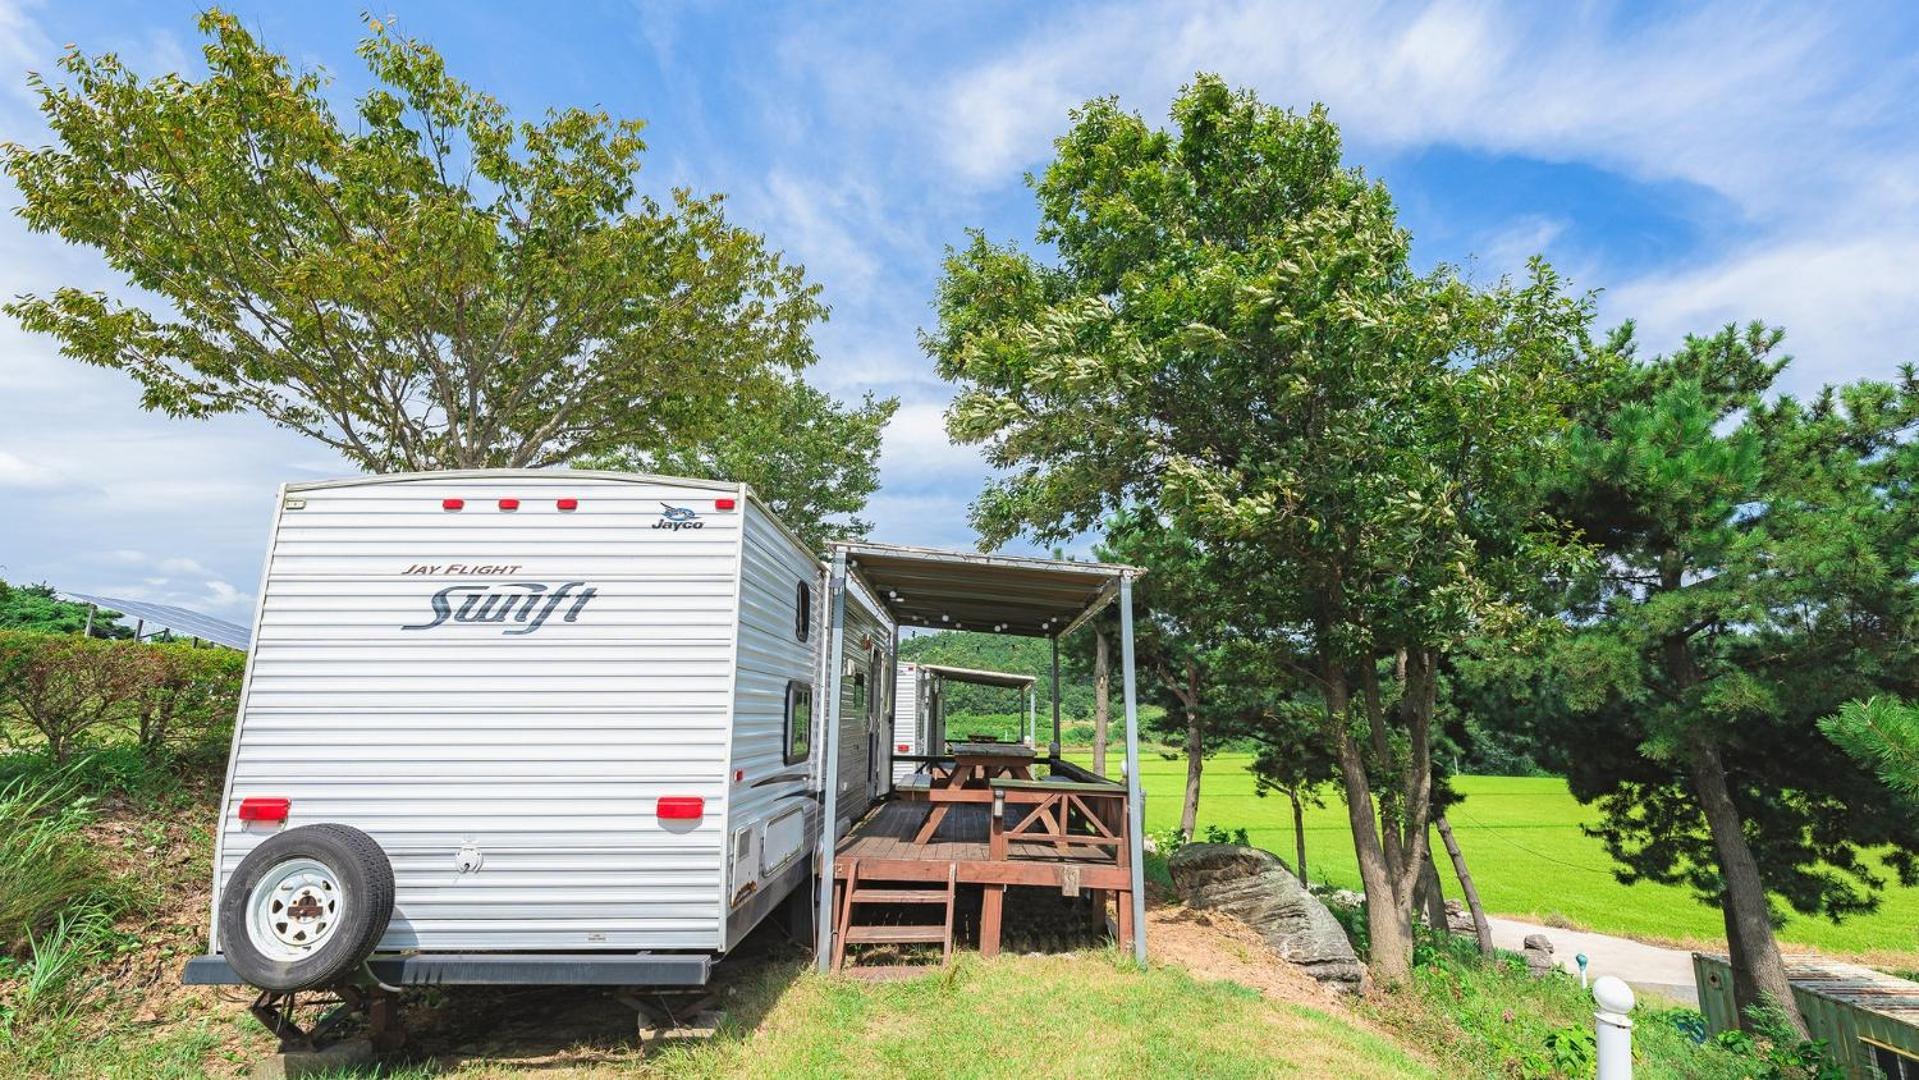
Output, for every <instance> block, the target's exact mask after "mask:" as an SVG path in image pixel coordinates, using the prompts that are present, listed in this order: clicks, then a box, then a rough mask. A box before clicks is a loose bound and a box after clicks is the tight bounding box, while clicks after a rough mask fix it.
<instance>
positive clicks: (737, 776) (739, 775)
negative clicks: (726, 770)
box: [733, 769, 746, 784]
mask: <svg viewBox="0 0 1919 1080" xmlns="http://www.w3.org/2000/svg"><path fill="white" fill-rule="evenodd" d="M744 779H746V770H745V769H734V770H733V782H734V783H736V784H737V783H739V782H740V781H742V780H744Z"/></svg>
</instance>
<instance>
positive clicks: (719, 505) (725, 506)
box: [713, 499, 733, 510]
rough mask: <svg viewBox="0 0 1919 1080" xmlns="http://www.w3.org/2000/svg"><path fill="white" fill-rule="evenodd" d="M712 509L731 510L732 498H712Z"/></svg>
mask: <svg viewBox="0 0 1919 1080" xmlns="http://www.w3.org/2000/svg"><path fill="white" fill-rule="evenodd" d="M713 509H715V510H731V509H733V500H732V499H714V500H713Z"/></svg>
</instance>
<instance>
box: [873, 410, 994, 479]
mask: <svg viewBox="0 0 1919 1080" xmlns="http://www.w3.org/2000/svg"><path fill="white" fill-rule="evenodd" d="M880 463H881V465H882V466H884V467H885V469H886V471H887V475H888V476H889V477H899V478H901V479H904V480H906V481H907V482H908V483H909V484H911V485H913V486H918V485H919V484H927V483H932V484H940V485H950V484H951V483H952V481H953V480H954V479H955V478H956V477H957V476H963V475H967V474H973V475H978V476H981V477H984V476H985V475H986V464H985V462H983V461H981V460H980V455H979V451H978V450H977V449H976V448H974V447H971V446H955V445H953V442H952V441H951V440H950V439H948V438H947V435H946V415H945V405H944V403H935V402H927V401H921V402H909V403H903V404H901V405H900V409H899V412H897V413H895V414H894V415H893V422H892V423H891V424H889V425H887V428H886V442H885V444H884V446H883V447H882V448H881V451H880Z"/></svg>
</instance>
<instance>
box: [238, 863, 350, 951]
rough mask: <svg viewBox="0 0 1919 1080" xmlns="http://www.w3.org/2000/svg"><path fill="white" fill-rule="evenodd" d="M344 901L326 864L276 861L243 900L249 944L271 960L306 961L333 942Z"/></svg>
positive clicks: (336, 879)
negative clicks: (329, 942) (245, 904)
mask: <svg viewBox="0 0 1919 1080" xmlns="http://www.w3.org/2000/svg"><path fill="white" fill-rule="evenodd" d="M346 902H347V898H346V894H345V892H344V890H342V889H341V888H340V881H339V876H338V875H337V874H335V873H334V872H333V870H332V868H330V867H328V866H327V865H326V864H325V863H322V862H320V861H318V860H316V859H288V860H286V861H285V862H280V863H275V864H274V865H273V866H272V867H271V868H270V869H268V870H267V872H266V873H265V874H263V875H261V877H260V882H259V884H257V885H255V886H254V887H253V892H252V894H251V895H249V896H248V898H247V940H249V941H251V942H252V943H253V947H254V948H255V949H258V950H259V951H260V953H261V955H263V956H265V957H266V958H267V959H269V960H278V961H281V962H283V963H291V962H293V961H296V960H304V959H306V958H307V957H309V956H312V955H313V954H314V953H315V952H316V951H318V950H319V948H320V947H321V946H322V945H325V944H326V943H327V942H328V941H330V940H332V938H333V934H334V932H335V931H336V930H337V929H338V927H339V925H340V919H341V917H342V916H344V915H345V914H346Z"/></svg>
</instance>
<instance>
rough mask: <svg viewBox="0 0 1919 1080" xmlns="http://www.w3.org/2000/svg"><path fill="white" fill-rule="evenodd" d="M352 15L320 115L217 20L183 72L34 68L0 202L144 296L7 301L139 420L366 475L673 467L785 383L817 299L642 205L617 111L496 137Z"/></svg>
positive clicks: (689, 218) (306, 86)
mask: <svg viewBox="0 0 1919 1080" xmlns="http://www.w3.org/2000/svg"><path fill="white" fill-rule="evenodd" d="M367 23H368V27H369V29H370V34H369V36H368V37H367V38H366V39H365V41H364V42H363V43H362V44H361V45H360V48H359V54H360V56H361V57H362V59H364V61H365V62H366V65H367V67H368V69H369V71H370V73H371V75H372V78H373V82H374V84H375V85H374V88H373V89H371V90H369V91H368V92H367V93H366V94H365V95H364V96H362V97H361V98H360V99H359V101H358V102H357V103H356V104H357V108H356V110H355V115H353V116H352V117H351V118H348V119H345V120H343V119H342V118H341V117H339V116H336V115H335V113H334V111H333V109H332V108H331V107H330V106H329V104H328V102H327V99H326V96H325V90H326V79H325V78H324V77H323V75H322V74H320V73H317V72H314V71H296V70H294V69H293V67H292V66H291V65H290V64H289V63H288V61H287V59H286V58H285V57H283V56H280V55H278V54H276V53H273V52H271V51H269V50H267V49H266V48H264V47H262V46H261V44H260V43H259V42H257V41H256V40H254V38H253V37H252V36H251V35H250V34H248V33H247V32H246V31H245V30H244V29H243V28H242V26H241V23H240V20H239V19H238V18H236V17H234V16H232V15H230V14H227V13H225V12H221V11H218V10H214V11H209V12H207V13H205V14H204V15H202V16H201V18H200V28H201V30H202V32H203V33H204V34H205V35H206V37H207V42H206V45H205V47H204V50H203V51H204V55H205V57H206V64H207V68H208V73H207V76H206V77H205V78H204V79H201V80H199V81H193V80H189V79H186V78H183V77H181V76H179V75H174V74H169V75H163V76H161V77H159V78H155V79H142V78H140V77H138V76H136V75H135V74H134V73H133V72H132V71H130V70H128V69H127V67H126V66H125V65H124V64H123V63H122V62H121V61H120V59H119V58H118V57H116V56H114V55H112V54H104V55H99V56H88V55H85V54H83V53H81V52H80V51H78V50H77V49H74V50H71V51H69V52H68V53H67V54H66V55H65V56H64V57H63V58H62V60H61V62H60V66H61V68H62V70H63V71H64V72H65V74H66V79H65V82H64V83H55V82H50V81H47V80H45V79H43V78H41V77H40V76H38V75H34V76H32V77H31V78H30V82H31V85H32V87H33V88H34V90H35V92H36V93H37V94H38V96H39V102H40V109H41V112H42V113H43V115H44V116H45V118H46V120H47V123H48V125H49V126H50V127H51V128H52V131H53V134H54V139H55V141H54V143H53V144H52V145H49V146H45V147H41V148H29V147H25V146H21V145H18V144H13V143H9V144H7V145H6V159H7V160H6V168H7V173H8V175H9V176H10V177H11V178H12V179H13V182H14V184H15V185H16V186H17V187H18V188H19V190H20V195H21V200H22V203H21V206H20V208H19V210H18V212H19V214H20V216H21V217H22V218H23V219H24V220H25V221H26V223H27V225H28V227H29V228H31V229H32V230H33V231H35V232H43V233H53V234H56V235H58V236H60V237H61V238H62V239H64V240H66V241H67V242H69V243H72V244H76V245H79V246H81V247H87V248H92V249H94V250H96V251H98V252H99V253H100V254H101V255H102V256H104V257H105V259H106V261H107V262H108V263H109V264H110V265H111V266H112V267H113V268H114V269H115V270H116V271H118V272H119V273H120V274H122V275H124V277H125V279H126V282H127V284H128V285H129V286H132V287H133V288H135V289H138V290H140V295H141V297H142V298H141V299H137V300H121V299H116V298H113V297H109V296H107V295H104V294H102V293H96V292H87V291H84V290H81V289H77V288H62V289H59V290H57V291H55V292H53V293H52V294H50V295H29V296H23V297H20V298H17V299H16V300H14V301H12V302H11V303H9V304H7V305H6V310H7V311H8V312H9V313H11V314H12V315H14V316H15V317H17V318H18V319H19V320H20V321H21V322H22V323H23V324H24V325H25V326H26V327H27V328H28V329H30V330H34V331H37V332H41V333H45V334H50V335H52V336H53V337H54V338H55V339H57V340H58V341H59V343H60V346H61V349H62V351H64V352H65V353H66V354H67V355H69V356H71V357H74V358H75V359H78V360H80V361H83V362H85V363H89V364H96V365H100V366H103V367H110V368H116V369H119V370H121V371H125V372H126V373H128V374H129V375H130V376H132V377H133V378H134V379H136V380H137V381H138V382H139V383H140V385H141V386H142V388H143V390H144V395H143V399H142V400H143V404H144V405H145V406H146V407H147V408H149V409H157V410H161V411H164V412H166V413H168V414H169V415H173V416H184V417H204V416H209V415H213V414H217V413H229V412H256V413H259V414H260V415H262V416H265V417H266V418H267V419H269V420H271V421H272V422H273V423H275V424H278V425H280V426H282V427H285V428H289V429H292V430H294V431H298V432H301V433H303V434H305V435H308V436H310V437H312V438H315V439H318V440H320V441H321V442H323V443H325V444H327V445H328V446H331V447H333V448H334V449H336V450H338V451H339V452H340V453H341V454H343V455H344V456H346V457H347V458H348V459H349V460H351V461H353V462H355V463H356V464H358V465H360V466H361V467H363V468H366V469H368V470H372V471H378V472H384V471H393V470H399V469H434V468H477V467H496V466H513V467H522V466H542V465H553V464H560V463H563V462H567V461H571V460H573V459H575V458H577V457H580V456H582V455H586V454H592V453H598V452H608V451H620V450H627V449H633V450H637V451H638V452H640V453H642V454H664V453H672V452H677V451H678V450H679V449H680V448H682V447H685V446H688V445H694V444H697V443H699V442H701V441H703V440H705V439H707V438H709V437H712V436H716V435H718V434H720V433H721V432H722V431H724V430H725V428H726V426H727V425H728V424H730V423H732V422H734V421H735V420H737V418H738V417H739V416H740V415H742V413H743V412H744V411H746V410H749V409H751V408H754V407H756V406H757V405H758V404H759V403H760V402H761V401H762V400H763V399H765V398H767V397H768V396H771V397H773V398H775V399H779V398H781V397H782V396H783V395H787V394H788V389H787V388H788V387H789V386H790V382H789V380H790V377H791V375H792V374H793V373H794V372H796V371H798V370H800V369H801V368H803V367H805V366H806V365H807V364H809V363H811V362H812V360H813V358H814V355H813V347H812V343H811V340H810V337H809V332H810V328H811V326H812V325H813V324H814V323H815V322H816V321H818V320H819V319H820V318H822V317H823V316H824V314H825V309H824V307H823V306H822V305H821V303H820V300H819V296H818V287H817V286H815V285H810V284H808V283H807V281H806V280H805V275H804V272H803V270H802V269H801V268H800V267H798V266H791V265H787V264H785V263H784V262H783V261H782V259H781V257H780V255H779V254H778V253H777V252H774V251H770V250H768V248H767V246H766V244H765V242H764V241H763V240H762V238H761V237H759V236H758V235H755V234H753V233H751V232H748V231H746V230H743V229H740V228H738V227H736V226H734V225H732V224H729V223H728V221H727V220H726V217H725V215H724V213H723V212H722V200H721V198H720V197H719V196H706V197H701V196H696V195H695V194H693V193H692V192H690V191H688V190H685V189H676V190H674V191H673V192H672V193H671V196H670V197H669V198H668V199H667V200H666V201H665V202H664V203H662V202H660V201H657V200H655V199H654V198H652V197H649V196H647V195H645V194H643V193H641V191H640V190H639V188H638V186H637V178H638V172H639V169H640V164H641V157H642V155H643V152H644V150H645V148H646V147H645V143H644V142H643V141H642V139H641V137H640V132H641V127H642V124H641V122H640V121H638V120H616V119H614V118H612V117H610V116H608V115H607V114H606V113H604V112H591V111H587V110H583V109H577V108H569V109H562V110H556V111H553V112H549V113H548V114H547V115H546V116H544V117H542V118H541V119H540V120H538V121H515V120H513V119H512V118H511V117H509V116H508V114H507V111H506V109H505V108H504V107H503V106H501V104H500V103H499V102H497V101H495V100H494V99H493V98H491V97H489V96H487V95H486V94H483V93H480V92H478V91H475V90H474V89H472V88H471V87H469V86H468V85H466V84H465V83H463V82H461V81H459V80H458V79H455V78H454V77H452V76H451V75H449V74H448V73H447V70H446V66H445V64H444V62H443V61H442V59H441V57H440V56H439V54H438V53H436V52H435V51H434V50H432V49H431V48H429V47H427V46H425V45H423V44H421V43H419V42H417V41H412V40H406V39H403V38H399V37H396V36H394V35H393V33H392V32H391V31H390V30H389V29H388V28H387V27H385V26H384V25H382V24H381V23H380V22H379V21H377V20H373V19H369V20H368V21H367Z"/></svg>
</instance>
